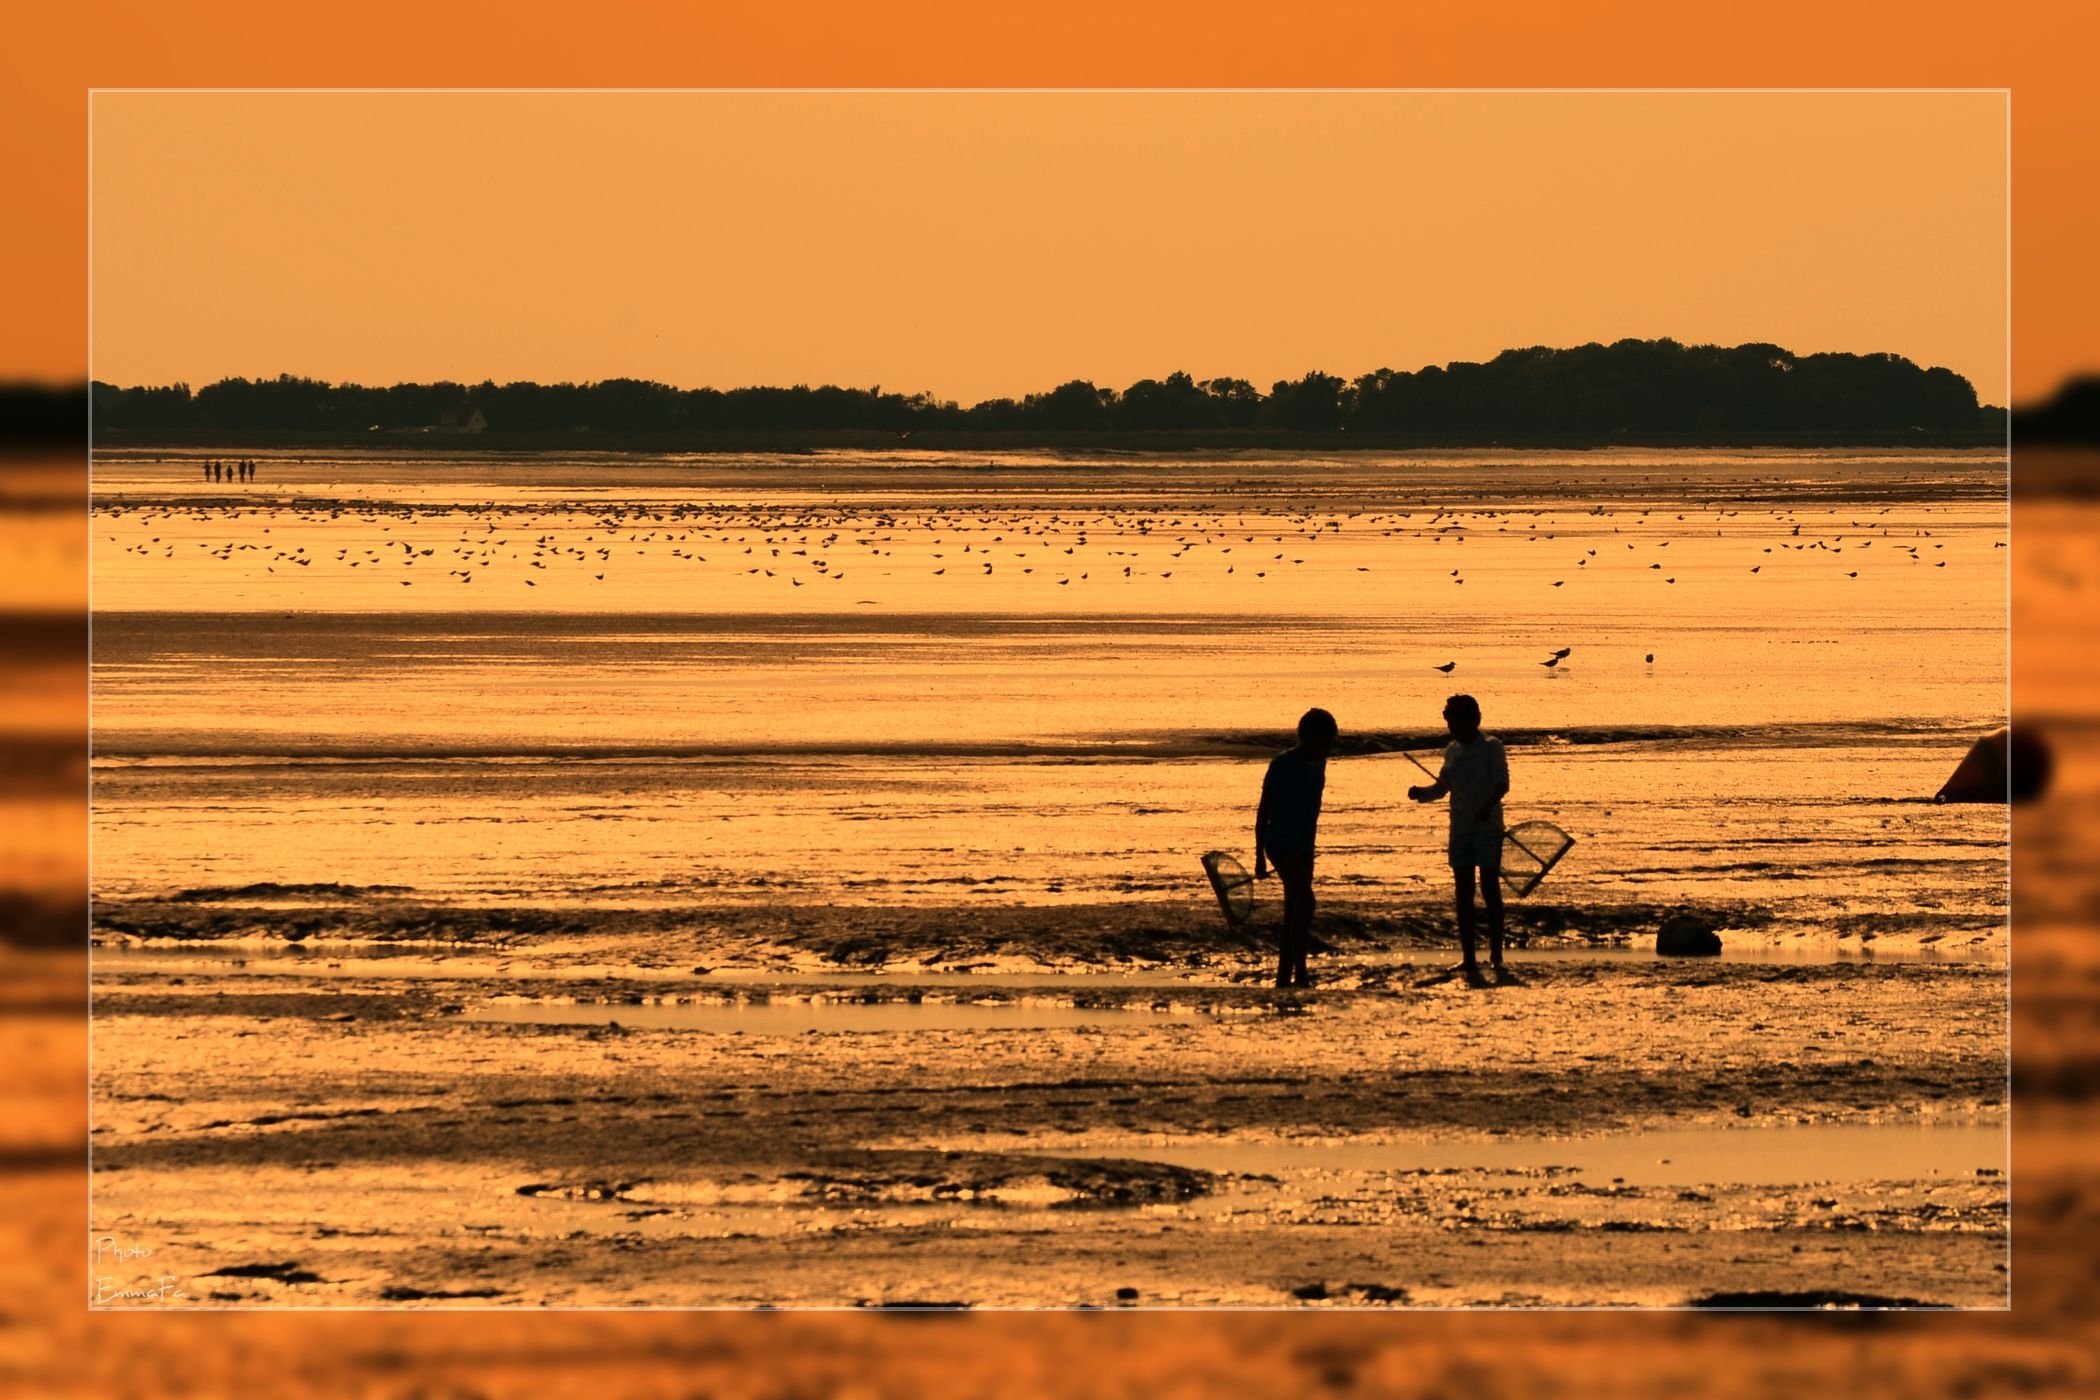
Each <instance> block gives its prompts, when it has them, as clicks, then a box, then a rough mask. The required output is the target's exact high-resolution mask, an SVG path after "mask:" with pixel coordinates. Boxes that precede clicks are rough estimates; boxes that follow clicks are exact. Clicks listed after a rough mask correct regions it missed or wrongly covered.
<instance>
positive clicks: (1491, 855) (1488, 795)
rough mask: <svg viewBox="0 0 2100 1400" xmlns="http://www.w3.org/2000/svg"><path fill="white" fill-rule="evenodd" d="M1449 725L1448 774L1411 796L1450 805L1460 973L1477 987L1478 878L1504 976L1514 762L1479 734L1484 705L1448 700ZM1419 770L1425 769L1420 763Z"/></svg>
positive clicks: (1498, 970)
mask: <svg viewBox="0 0 2100 1400" xmlns="http://www.w3.org/2000/svg"><path fill="white" fill-rule="evenodd" d="M1444 723H1445V724H1446V725H1448V726H1449V727H1450V730H1451V743H1450V744H1449V745H1448V746H1446V747H1445V749H1444V767H1443V771H1442V772H1441V773H1438V774H1436V775H1435V778H1436V781H1435V782H1433V783H1425V784H1421V785H1419V786H1416V787H1411V788H1409V789H1408V790H1407V795H1408V796H1409V797H1411V798H1413V799H1414V800H1415V801H1417V802H1435V801H1437V800H1438V799H1440V798H1443V797H1449V798H1450V799H1451V873H1452V875H1453V877H1454V879H1455V882H1456V887H1457V896H1458V946H1459V950H1460V953H1459V955H1460V959H1461V961H1460V963H1459V967H1458V970H1459V973H1460V975H1462V976H1463V977H1464V978H1465V979H1466V981H1467V982H1469V983H1471V984H1473V985H1476V986H1477V985H1481V984H1482V983H1483V982H1484V980H1485V979H1483V978H1482V977H1481V975H1480V964H1479V962H1478V961H1477V960H1476V959H1475V957H1474V951H1473V948H1474V933H1473V925H1474V910H1473V886H1474V883H1475V879H1476V874H1477V878H1478V883H1479V886H1480V894H1481V899H1482V902H1484V903H1485V904H1486V905H1487V920H1488V963H1489V965H1490V966H1492V967H1493V968H1494V970H1495V974H1496V976H1497V977H1500V976H1501V975H1502V840H1503V832H1502V799H1503V798H1504V797H1506V796H1508V795H1509V759H1508V757H1507V755H1505V754H1504V753H1503V751H1502V741H1501V740H1500V739H1494V738H1490V737H1489V736H1487V735H1485V734H1482V733H1481V732H1480V702H1479V701H1478V700H1475V699H1474V698H1473V697H1472V696H1470V695H1454V696H1452V697H1451V698H1450V699H1449V700H1446V701H1445V702H1444ZM1409 757H1410V758H1412V757H1413V755H1412V754H1410V755H1409ZM1415 766H1416V767H1418V768H1421V767H1422V765H1421V763H1420V761H1419V760H1418V761H1417V762H1416V765H1415ZM1422 771H1423V772H1424V773H1427V772H1428V771H1429V770H1428V769H1427V768H1422Z"/></svg>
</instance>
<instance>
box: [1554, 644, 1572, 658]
mask: <svg viewBox="0 0 2100 1400" xmlns="http://www.w3.org/2000/svg"><path fill="white" fill-rule="evenodd" d="M1573 650H1575V648H1573V647H1562V648H1561V649H1560V650H1559V651H1556V652H1554V653H1553V659H1554V660H1555V661H1566V660H1567V659H1568V653H1569V652H1571V651H1573Z"/></svg>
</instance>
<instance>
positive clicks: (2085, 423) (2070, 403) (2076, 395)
mask: <svg viewBox="0 0 2100 1400" xmlns="http://www.w3.org/2000/svg"><path fill="white" fill-rule="evenodd" d="M2013 436H2014V438H2015V439H2016V440H2017V441H2020V442H2051V443H2094V442H2100V375H2092V374H2088V375H2081V376H2079V377H2078V378H2076V379H2069V380H2066V381H2064V383H2063V385H2062V386H2061V387H2060V388H2058V389H2057V391H2056V393H2055V394H2054V395H2053V396H2052V397H2051V398H2050V399H2049V400H2048V401H2047V402H2046V403H2039V404H2034V405H2032V406H2031V407H2028V408H2023V409H2020V410H2019V411H2018V412H2016V413H2014V414H2013Z"/></svg>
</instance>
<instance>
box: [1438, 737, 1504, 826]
mask: <svg viewBox="0 0 2100 1400" xmlns="http://www.w3.org/2000/svg"><path fill="white" fill-rule="evenodd" d="M1508 786H1509V759H1508V757H1507V756H1506V755H1505V754H1504V753H1503V752H1502V741H1501V740H1500V739H1491V738H1489V737H1488V736H1486V735H1484V734H1483V735H1482V736H1481V737H1480V738H1478V739H1476V740H1474V741H1473V742H1472V743H1470V744H1461V743H1459V742H1458V741H1457V740H1456V739H1453V740H1452V741H1451V742H1450V744H1448V745H1447V746H1446V747H1445V749H1444V770H1443V772H1441V773H1439V774H1437V779H1436V783H1435V784H1434V786H1433V787H1432V788H1431V792H1432V793H1433V794H1434V795H1435V796H1437V797H1442V796H1443V795H1444V794H1445V793H1447V792H1448V793H1449V794H1451V834H1452V835H1453V836H1458V835H1461V834H1464V833H1469V832H1471V831H1473V830H1474V828H1475V827H1476V826H1486V827H1488V828H1489V829H1490V830H1492V831H1494V832H1496V833H1497V834H1498V835H1499V834H1500V833H1501V831H1502V799H1501V797H1500V796H1499V794H1500V793H1501V792H1502V790H1503V789H1505V788H1507V787H1508ZM1483 818H1485V820H1483Z"/></svg>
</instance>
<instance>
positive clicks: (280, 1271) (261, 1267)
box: [198, 1263, 328, 1283]
mask: <svg viewBox="0 0 2100 1400" xmlns="http://www.w3.org/2000/svg"><path fill="white" fill-rule="evenodd" d="M198 1277H199V1278H266V1279H269V1280H271V1281H272V1282H273V1283H326V1282H328V1280H327V1279H325V1278H322V1277H321V1276H320V1275H319V1274H317V1273H314V1272H312V1271H310V1270H307V1269H302V1268H300V1267H299V1266H298V1265H297V1264H295V1263H288V1264H228V1265H227V1266H226V1267H225V1268H223V1269H213V1270H212V1271H211V1272H210V1273H207V1274H199V1275H198Z"/></svg>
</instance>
